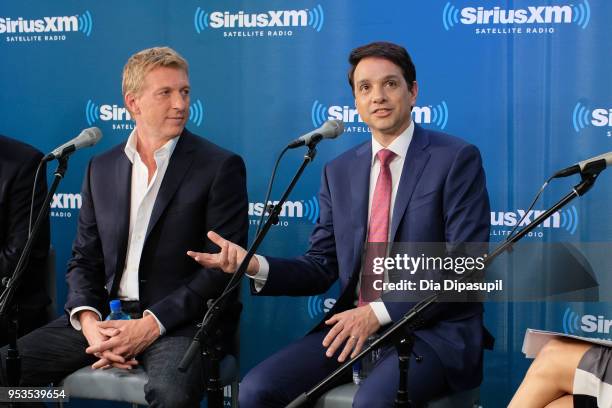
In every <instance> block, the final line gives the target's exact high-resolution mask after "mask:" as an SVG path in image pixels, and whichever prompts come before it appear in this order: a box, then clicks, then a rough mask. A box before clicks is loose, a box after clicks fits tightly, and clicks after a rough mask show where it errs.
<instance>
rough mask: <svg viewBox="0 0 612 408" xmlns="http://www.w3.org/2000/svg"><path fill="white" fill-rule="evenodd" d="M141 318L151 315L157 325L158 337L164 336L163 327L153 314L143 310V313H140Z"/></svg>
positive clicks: (164, 330) (164, 329)
mask: <svg viewBox="0 0 612 408" xmlns="http://www.w3.org/2000/svg"><path fill="white" fill-rule="evenodd" d="M142 315H143V316H148V315H151V316H153V318H154V319H155V321H156V322H157V325H158V326H159V335H160V336H163V335H164V334H166V328H165V327H164V325H163V324H162V323H161V322H160V321H159V319H158V318H157V316H155V314H154V313H153V312H152V311H150V310H149V309H147V310H145V311H144V312H142Z"/></svg>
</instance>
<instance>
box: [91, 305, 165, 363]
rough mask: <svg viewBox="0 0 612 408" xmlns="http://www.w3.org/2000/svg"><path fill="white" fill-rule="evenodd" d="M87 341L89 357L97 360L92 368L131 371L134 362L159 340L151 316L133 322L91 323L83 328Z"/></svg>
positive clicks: (155, 323) (156, 327) (157, 330)
mask: <svg viewBox="0 0 612 408" xmlns="http://www.w3.org/2000/svg"><path fill="white" fill-rule="evenodd" d="M82 327H83V334H84V335H85V337H86V338H87V341H88V343H89V347H87V349H85V352H86V353H88V354H93V355H94V356H96V357H98V358H99V360H98V361H96V362H95V363H94V364H93V365H92V368H110V367H117V368H124V369H131V368H132V367H134V366H136V365H138V361H137V360H136V359H135V357H136V356H137V355H139V354H140V353H142V351H144V350H145V349H146V348H147V347H148V346H149V345H151V343H153V342H154V341H155V340H156V339H157V338H158V337H159V335H160V334H159V326H158V325H157V322H156V321H155V319H154V318H153V316H150V315H149V316H144V317H143V318H142V319H134V320H107V321H103V322H100V321H90V322H88V323H85V324H83V325H82Z"/></svg>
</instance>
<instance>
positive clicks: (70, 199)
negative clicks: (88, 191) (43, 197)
mask: <svg viewBox="0 0 612 408" xmlns="http://www.w3.org/2000/svg"><path fill="white" fill-rule="evenodd" d="M82 204H83V199H82V198H81V195H80V194H74V193H56V194H53V201H51V205H50V208H51V211H50V212H49V214H50V215H51V217H54V218H70V217H72V211H71V210H79V209H80V208H81V205H82Z"/></svg>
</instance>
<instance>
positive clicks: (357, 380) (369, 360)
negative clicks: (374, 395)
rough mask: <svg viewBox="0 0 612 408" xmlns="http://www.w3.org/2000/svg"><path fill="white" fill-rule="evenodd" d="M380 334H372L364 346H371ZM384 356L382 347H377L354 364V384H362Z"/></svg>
mask: <svg viewBox="0 0 612 408" xmlns="http://www.w3.org/2000/svg"><path fill="white" fill-rule="evenodd" d="M377 338H378V336H376V335H372V336H370V337H368V339H367V340H366V342H365V343H364V345H363V348H366V347H369V346H370V345H371V344H372V343H373V342H374V340H376V339H377ZM381 356H382V349H381V348H375V349H373V350H372V351H370V352H369V353H368V354H366V355H365V356H363V357H362V358H361V359H360V360H359V361H357V362H356V363H354V364H353V384H356V385H359V384H361V383H362V382H363V381H364V380H365V379H366V378H367V377H368V375H369V374H370V373H371V372H372V370H373V369H374V367H375V366H376V363H378V360H380V357H381Z"/></svg>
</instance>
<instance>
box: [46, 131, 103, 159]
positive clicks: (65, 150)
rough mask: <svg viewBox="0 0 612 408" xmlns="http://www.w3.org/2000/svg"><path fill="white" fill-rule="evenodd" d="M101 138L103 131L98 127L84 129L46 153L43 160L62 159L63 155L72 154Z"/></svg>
mask: <svg viewBox="0 0 612 408" xmlns="http://www.w3.org/2000/svg"><path fill="white" fill-rule="evenodd" d="M100 139H102V131H101V130H100V129H98V128H97V127H90V128H87V129H84V130H83V131H82V132H81V133H80V134H79V135H78V136H77V137H75V138H74V139H72V140H70V141H69V142H66V143H64V144H63V145H61V146H60V147H58V148H56V149H55V150H53V151H52V152H51V153H49V154H48V155H46V156H45V157H44V158H43V161H51V160H55V159H61V158H62V157H65V156H68V155H70V154H72V153H73V152H75V151H76V150H79V149H82V148H84V147H90V146H93V145H95V144H96V143H98V142H99V141H100Z"/></svg>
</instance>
